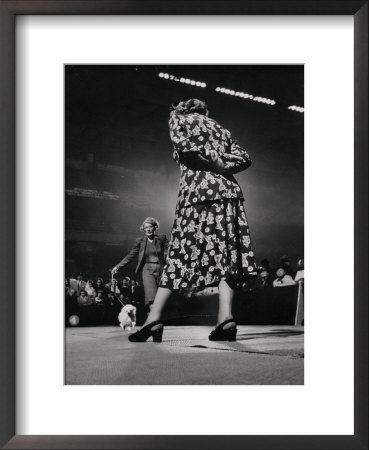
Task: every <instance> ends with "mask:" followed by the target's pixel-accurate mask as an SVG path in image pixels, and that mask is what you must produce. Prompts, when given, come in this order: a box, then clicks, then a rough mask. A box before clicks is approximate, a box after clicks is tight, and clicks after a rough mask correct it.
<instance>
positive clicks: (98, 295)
mask: <svg viewBox="0 0 369 450" xmlns="http://www.w3.org/2000/svg"><path fill="white" fill-rule="evenodd" d="M104 303H105V299H104V291H103V290H102V289H101V288H100V289H98V290H97V293H96V297H95V304H96V305H104Z"/></svg>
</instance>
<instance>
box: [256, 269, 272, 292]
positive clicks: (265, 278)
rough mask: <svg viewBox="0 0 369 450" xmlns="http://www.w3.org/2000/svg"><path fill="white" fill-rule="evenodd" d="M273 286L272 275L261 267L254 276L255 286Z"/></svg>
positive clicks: (257, 287)
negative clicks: (255, 276)
mask: <svg viewBox="0 0 369 450" xmlns="http://www.w3.org/2000/svg"><path fill="white" fill-rule="evenodd" d="M271 286H273V277H272V275H270V273H269V272H268V271H267V270H265V269H264V268H263V267H262V270H261V271H260V273H259V274H258V276H257V278H256V283H255V288H256V289H264V288H266V287H271Z"/></svg>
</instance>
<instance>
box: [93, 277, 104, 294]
mask: <svg viewBox="0 0 369 450" xmlns="http://www.w3.org/2000/svg"><path fill="white" fill-rule="evenodd" d="M99 289H100V290H102V292H103V297H104V296H105V294H106V287H105V284H104V280H103V279H102V278H101V277H98V278H97V279H96V288H95V290H96V292H97V291H98V290H99Z"/></svg>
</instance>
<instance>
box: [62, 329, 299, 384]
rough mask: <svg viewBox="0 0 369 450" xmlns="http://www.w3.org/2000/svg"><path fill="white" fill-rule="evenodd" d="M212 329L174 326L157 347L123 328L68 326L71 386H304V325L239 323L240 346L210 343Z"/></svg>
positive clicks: (68, 362)
mask: <svg viewBox="0 0 369 450" xmlns="http://www.w3.org/2000/svg"><path fill="white" fill-rule="evenodd" d="M211 329H212V327H208V326H168V327H165V330H164V335H163V342H162V343H160V344H157V343H153V342H152V341H148V342H146V343H131V342H129V341H128V335H129V334H130V333H131V332H129V331H123V330H122V329H121V328H119V327H113V326H109V327H108V326H104V327H103V326H102V327H76V328H67V329H66V372H65V383H66V384H74V385H76V384H77V385H131V384H138V385H145V384H150V385H163V384H164V385H195V384H196V385H197V384H199V385H204V384H209V385H210V384H211V385H214V384H215V385H239V384H248V385H250V384H251V385H255V384H256V385H276V384H285V385H286V384H287V385H288V384H294V385H299V384H304V328H303V327H293V326H278V325H277V326H276V325H274V326H246V325H239V326H238V335H237V341H236V342H210V341H209V340H208V339H207V337H208V335H209V332H210V331H211Z"/></svg>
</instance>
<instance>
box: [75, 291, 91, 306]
mask: <svg viewBox="0 0 369 450" xmlns="http://www.w3.org/2000/svg"><path fill="white" fill-rule="evenodd" d="M77 302H78V304H79V305H80V306H90V305H91V304H92V301H91V299H90V297H89V296H88V295H87V292H86V291H85V290H84V289H82V290H81V292H80V294H79V296H78V297H77Z"/></svg>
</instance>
